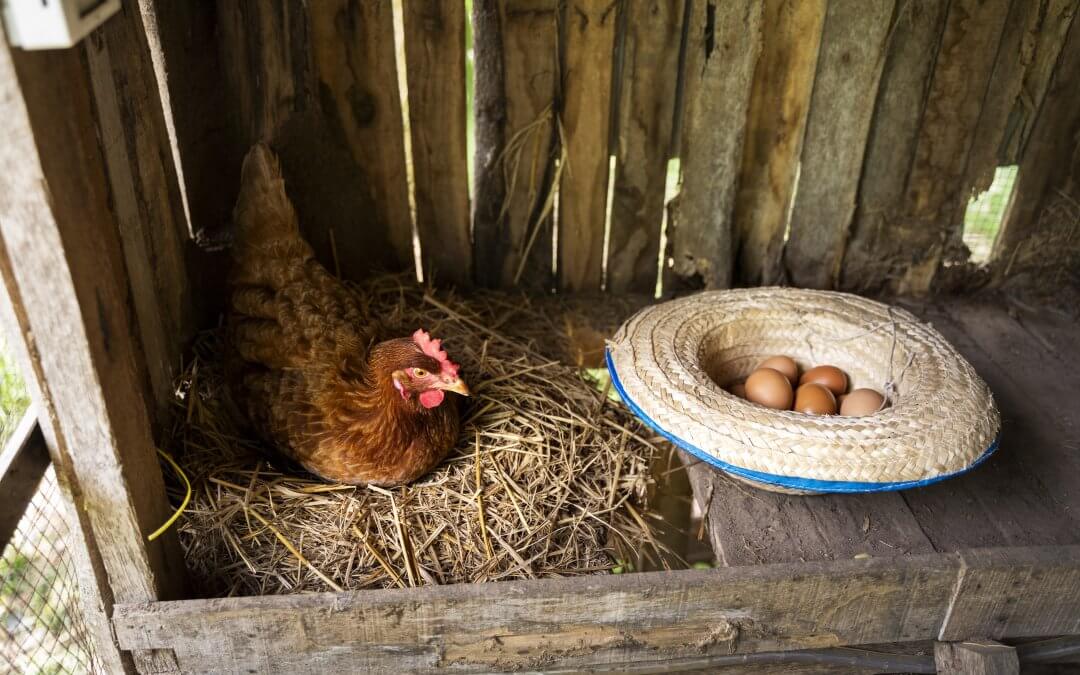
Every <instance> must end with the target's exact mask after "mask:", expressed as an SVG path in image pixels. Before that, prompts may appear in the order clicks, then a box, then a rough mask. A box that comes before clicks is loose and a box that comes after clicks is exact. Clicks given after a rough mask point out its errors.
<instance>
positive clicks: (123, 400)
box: [0, 42, 184, 668]
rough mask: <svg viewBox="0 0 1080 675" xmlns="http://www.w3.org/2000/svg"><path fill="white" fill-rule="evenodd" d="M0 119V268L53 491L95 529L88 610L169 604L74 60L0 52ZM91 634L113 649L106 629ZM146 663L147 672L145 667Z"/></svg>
mask: <svg viewBox="0 0 1080 675" xmlns="http://www.w3.org/2000/svg"><path fill="white" fill-rule="evenodd" d="M0 119H2V120H4V127H3V129H2V130H0V135H2V138H0V239H2V241H3V245H4V247H3V248H4V255H3V256H0V257H2V258H3V263H2V264H0V269H2V270H3V277H4V283H5V286H6V287H7V290H8V294H9V295H10V297H11V300H12V304H13V305H15V307H14V310H13V312H12V313H13V314H14V315H15V316H16V319H17V320H18V321H19V326H20V329H21V331H22V333H23V340H24V341H25V343H26V345H27V348H26V353H27V360H28V361H29V362H30V366H29V368H28V370H27V372H28V373H30V375H29V377H30V378H31V379H33V380H34V382H35V384H34V389H35V400H36V401H37V403H38V405H39V411H40V415H41V419H42V426H43V428H44V431H45V437H46V441H47V442H48V443H49V444H50V451H51V452H52V453H53V460H54V464H56V466H57V467H58V480H59V481H61V483H62V484H63V481H65V480H68V481H70V483H69V485H70V488H69V494H70V495H71V496H72V498H73V499H74V500H75V509H76V512H78V513H80V514H85V520H82V518H83V516H81V515H80V521H81V522H80V523H79V524H80V525H81V526H83V527H87V528H88V529H89V530H90V531H91V532H92V535H91V536H90V537H89V538H88V539H92V540H88V541H87V542H86V550H87V551H88V554H87V558H86V559H84V560H83V562H84V563H86V564H85V565H84V566H83V570H82V571H81V572H80V575H81V576H83V575H85V576H89V575H90V574H94V575H96V580H97V582H98V583H99V585H98V587H97V589H98V593H97V597H95V598H91V602H96V603H99V604H100V609H99V610H98V611H99V612H100V613H103V614H104V615H105V616H108V612H109V610H110V605H111V603H112V600H113V598H116V599H118V600H121V601H150V600H153V599H156V598H161V597H176V596H178V595H180V588H181V587H182V585H183V579H184V570H183V562H182V556H181V554H180V550H179V546H178V544H177V540H176V537H175V534H174V533H171V532H170V533H166V535H165V536H163V537H161V538H159V539H158V540H157V541H155V542H154V543H150V544H148V543H147V542H146V540H145V535H146V533H148V532H150V531H152V530H153V529H154V528H156V527H157V526H158V525H160V524H161V523H162V522H163V521H164V519H165V518H166V517H167V515H168V513H169V506H168V503H167V502H166V499H165V492H164V483H163V481H162V478H161V471H160V468H159V467H158V462H157V457H156V455H155V453H154V444H153V438H152V436H151V431H150V420H149V415H148V411H147V405H146V402H145V399H144V397H143V393H144V391H145V389H144V386H143V382H144V379H143V378H144V377H146V375H145V371H144V370H143V368H144V367H145V366H144V364H143V360H142V354H141V352H140V349H139V344H138V337H137V330H136V328H135V320H134V318H133V317H132V316H131V315H130V313H129V309H130V305H129V301H128V298H129V293H130V289H129V286H128V278H127V275H126V271H125V266H124V260H123V254H122V246H121V243H120V240H119V234H118V232H117V223H116V221H115V220H114V213H113V211H112V210H111V208H110V202H109V198H108V196H109V182H108V179H107V177H106V176H105V173H104V167H105V166H106V162H105V158H104V157H103V156H102V152H101V149H100V147H99V146H98V144H97V138H98V128H99V127H98V126H97V119H96V117H95V109H94V105H93V101H92V98H91V82H90V76H89V73H88V72H87V66H86V63H85V61H84V60H83V57H82V56H81V55H80V51H79V50H56V51H49V52H21V51H19V50H11V49H9V48H8V47H7V45H6V43H3V42H0ZM95 548H96V550H97V551H98V552H99V553H100V561H101V566H102V567H103V569H104V571H105V572H107V575H108V585H107V588H108V589H109V590H110V591H111V594H110V593H109V592H106V591H105V590H104V589H103V588H102V585H103V581H104V579H103V577H104V575H103V574H98V571H97V570H95V571H93V572H90V571H88V570H87V569H86V568H87V567H90V568H92V567H93V566H94V555H95V554H94V550H95ZM87 561H88V562H87ZM91 616H93V614H91ZM98 616H100V614H99V615H98ZM94 630H95V638H96V639H98V640H104V641H105V642H106V643H107V644H111V639H107V638H105V636H104V635H102V632H103V631H105V630H107V627H105V626H102V625H100V624H99V625H97V626H96V627H95V628H94ZM102 649H104V650H105V651H106V652H109V649H108V647H107V646H104V645H103V646H102ZM144 656H145V660H144V661H143V663H144V664H145V665H146V666H147V667H151V666H153V665H154V664H155V663H156V660H155V659H156V657H155V655H152V654H151V655H144ZM112 657H113V659H114V660H115V659H119V658H120V657H118V656H116V655H115V654H112ZM140 658H142V657H140ZM113 665H114V666H116V667H118V668H119V667H121V665H122V664H121V662H119V661H115V662H113Z"/></svg>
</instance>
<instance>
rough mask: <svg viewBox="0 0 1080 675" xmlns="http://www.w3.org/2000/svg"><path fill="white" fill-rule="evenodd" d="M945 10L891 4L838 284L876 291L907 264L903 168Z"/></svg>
mask: <svg viewBox="0 0 1080 675" xmlns="http://www.w3.org/2000/svg"><path fill="white" fill-rule="evenodd" d="M947 9H948V3H944V2H934V1H929V2H916V1H914V0H905V1H904V2H901V3H897V11H896V17H895V19H894V21H893V25H892V28H891V29H890V32H891V36H890V38H889V50H888V53H887V55H886V58H885V66H884V69H883V71H882V74H881V80H880V83H879V85H878V96H877V102H876V104H875V110H874V118H873V122H872V123H871V125H870V135H869V139H868V141H867V144H866V156H865V158H864V159H863V174H862V180H861V182H860V184H859V194H858V200H857V201H858V203H857V205H856V209H855V218H854V220H853V222H852V225H851V232H850V238H849V241H848V245H847V248H846V250H845V252H844V262H843V265H842V267H841V275H840V285H841V286H842V287H843V288H846V289H849V290H855V291H862V292H866V291H877V290H880V289H881V288H882V287H883V286H885V285H886V284H887V283H890V282H892V281H893V280H895V279H897V278H899V277H900V276H901V275H902V274H903V270H904V268H905V267H906V265H907V260H906V258H905V256H907V255H908V254H907V252H906V251H902V250H901V248H902V237H898V236H895V235H896V232H895V231H896V229H897V228H898V227H899V226H900V222H901V220H902V215H903V212H904V211H905V209H906V202H905V189H906V186H907V179H908V174H909V173H910V171H911V163H912V161H913V159H914V156H915V146H916V143H917V142H918V137H919V124H920V121H921V119H922V113H923V108H924V105H925V101H926V91H927V89H928V88H929V84H930V79H931V76H932V73H933V67H934V59H935V57H936V55H937V50H938V45H939V43H940V41H941V34H942V32H943V29H944V25H945V12H946V10H947Z"/></svg>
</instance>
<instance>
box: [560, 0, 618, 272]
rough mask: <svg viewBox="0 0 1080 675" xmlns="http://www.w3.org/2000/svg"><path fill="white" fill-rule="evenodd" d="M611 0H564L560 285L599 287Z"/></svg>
mask: <svg viewBox="0 0 1080 675" xmlns="http://www.w3.org/2000/svg"><path fill="white" fill-rule="evenodd" d="M618 5H619V3H618V1H617V0H574V1H573V2H570V3H567V5H566V8H565V10H564V11H565V16H564V17H563V24H562V26H560V28H562V32H561V33H560V36H561V39H562V40H563V43H562V48H563V64H564V65H563V105H562V110H561V111H560V120H561V123H562V127H563V129H564V130H565V134H566V135H565V139H564V142H565V146H564V153H565V157H566V167H565V169H564V171H563V172H562V176H561V180H560V182H559V261H558V276H559V287H560V288H562V289H563V290H567V291H595V290H599V289H600V285H601V282H602V278H603V267H604V223H605V221H606V219H607V213H606V212H607V192H608V190H607V188H608V168H609V165H610V162H609V156H610V154H611V153H612V151H613V150H614V149H613V148H610V147H608V141H609V138H610V125H611V85H612V60H613V56H614V50H615V27H616V23H617V21H616V18H617V12H616V10H617V8H618Z"/></svg>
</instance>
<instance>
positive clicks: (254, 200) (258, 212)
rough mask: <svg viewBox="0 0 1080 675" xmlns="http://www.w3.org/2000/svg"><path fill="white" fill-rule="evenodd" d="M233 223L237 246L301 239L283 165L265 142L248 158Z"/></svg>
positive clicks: (255, 148) (241, 176) (253, 150)
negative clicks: (283, 173)
mask: <svg viewBox="0 0 1080 675" xmlns="http://www.w3.org/2000/svg"><path fill="white" fill-rule="evenodd" d="M233 222H235V223H236V239H237V243H239V244H241V245H246V246H259V245H265V244H270V243H274V242H280V241H282V240H285V241H290V240H298V239H300V226H299V225H298V223H297V219H296V210H295V209H294V208H293V205H292V202H290V201H289V197H288V195H286V194H285V180H284V179H283V178H282V176H281V166H280V164H279V163H278V159H277V156H276V155H275V154H274V152H273V151H272V150H271V149H270V148H269V147H268V146H267V145H266V144H265V143H256V144H255V145H254V146H252V148H251V150H249V151H248V154H247V157H245V158H244V167H243V169H242V171H241V174H240V196H239V197H237V199H236V207H235V208H234V209H233Z"/></svg>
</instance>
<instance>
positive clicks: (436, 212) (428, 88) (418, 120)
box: [402, 0, 472, 284]
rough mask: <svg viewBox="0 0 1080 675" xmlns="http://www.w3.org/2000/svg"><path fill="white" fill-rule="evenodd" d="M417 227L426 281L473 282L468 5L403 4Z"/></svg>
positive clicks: (437, 0) (431, 0) (430, 0)
mask: <svg viewBox="0 0 1080 675" xmlns="http://www.w3.org/2000/svg"><path fill="white" fill-rule="evenodd" d="M402 18H403V24H404V29H405V31H404V32H405V63H406V66H407V67H406V71H407V73H408V87H409V97H408V99H409V101H408V102H409V126H410V130H411V137H412V161H413V174H414V177H415V188H414V193H415V199H416V224H417V230H418V233H419V235H420V249H421V251H422V252H423V266H424V278H425V279H426V278H428V275H429V274H434V278H435V279H436V280H437V281H447V282H451V283H456V284H462V283H466V282H468V281H470V280H471V279H472V249H471V244H470V242H469V177H468V169H467V162H468V158H467V153H466V149H465V3H464V2H443V1H441V0H423V1H422V2H406V3H404V5H403V17H402Z"/></svg>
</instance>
